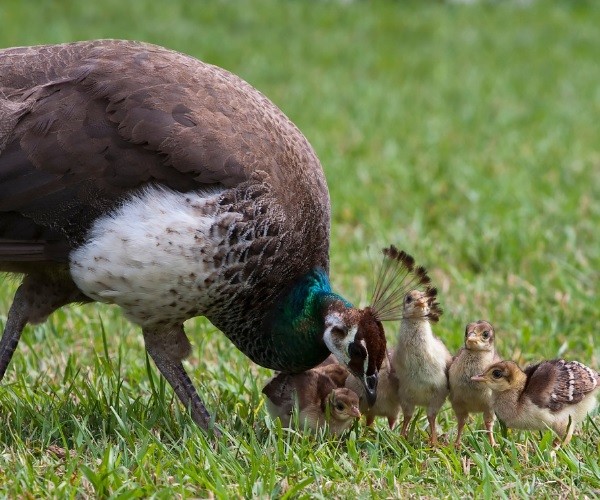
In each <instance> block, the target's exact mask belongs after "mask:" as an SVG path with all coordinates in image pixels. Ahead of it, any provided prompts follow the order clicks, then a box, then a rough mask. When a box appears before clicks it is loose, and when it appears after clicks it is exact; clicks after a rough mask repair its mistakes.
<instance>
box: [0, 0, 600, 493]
mask: <svg viewBox="0 0 600 500" xmlns="http://www.w3.org/2000/svg"><path fill="white" fill-rule="evenodd" d="M598 26H600V4H598V2H593V1H589V2H586V1H580V2H570V1H563V2H560V1H555V2H550V1H547V2H546V1H533V0H532V1H523V0H522V1H515V2H510V1H505V2H500V1H490V2H443V1H437V2H433V1H431V2H429V1H407V2H402V1H396V2H392V1H387V2H383V1H374V2H366V1H364V2H363V1H314V2H308V1H307V2H300V1H276V0H260V1H255V2H236V1H212V0H210V1H206V2H190V1H186V0H171V1H170V2H152V1H150V0H147V1H136V0H132V1H130V2H123V1H116V0H104V1H102V2H79V1H74V0H68V1H67V0H61V1H58V0H56V1H43V2H27V1H23V0H4V1H3V2H2V3H1V4H0V46H2V47H8V46H14V45H30V44H39V43H59V42H67V41H73V40H83V39H91V38H130V39H138V40H145V41H149V42H153V43H157V44H161V45H165V46H168V47H170V48H173V49H177V50H180V51H183V52H186V53H189V54H191V55H193V56H196V57H198V58H200V59H203V60H205V61H207V62H210V63H213V64H216V65H219V66H222V67H224V68H226V69H228V70H230V71H232V72H234V73H236V74H238V75H240V76H241V77H242V78H244V79H246V80H247V81H249V82H250V83H251V84H253V85H254V86H255V87H257V88H258V89H259V90H261V91H262V92H263V93H265V94H266V95H267V96H268V97H269V98H271V99H272V100H273V101H274V102H275V103H276V104H277V105H278V106H279V107H281V109H282V110H283V111H284V112H285V113H286V114H287V115H288V116H289V117H290V118H291V119H292V120H293V121H294V122H295V123H296V124H297V125H298V126H299V128H300V129H301V130H302V131H303V132H304V134H305V135H306V136H307V137H308V139H309V140H310V142H311V143H312V145H313V146H314V148H315V150H316V151H317V154H318V155H319V157H320V159H321V161H322V164H323V167H324V169H325V173H326V176H327V179H328V183H329V188H330V193H331V199H332V212H333V213H332V232H331V278H332V282H333V284H334V286H335V288H336V289H337V290H339V291H341V292H342V293H343V294H344V295H345V296H346V297H347V298H348V299H349V300H351V301H352V302H354V303H357V304H363V305H366V304H368V301H369V298H370V293H371V287H372V281H373V276H374V268H375V267H376V266H377V264H378V262H379V255H380V254H379V250H380V248H382V247H383V246H385V245H388V244H390V243H394V244H396V245H397V246H398V247H400V248H403V249H405V250H407V251H408V252H409V253H411V254H413V255H414V256H415V257H416V258H417V260H418V262H419V263H422V264H424V265H426V266H427V267H428V269H429V270H430V274H431V275H432V276H433V278H434V282H435V284H436V285H437V286H438V287H439V289H440V302H441V303H442V306H443V307H444V310H445V314H444V316H442V318H441V321H440V323H439V324H437V325H436V327H435V332H436V334H437V335H438V336H440V337H441V338H442V339H443V340H444V341H445V342H446V344H447V345H448V347H449V348H450V350H451V351H453V352H454V351H456V350H457V349H458V348H459V346H460V345H461V343H462V335H463V331H464V327H465V325H466V323H468V322H470V321H472V320H476V319H480V318H483V319H487V320H489V321H490V322H492V323H493V324H494V325H495V327H496V330H497V339H498V347H499V350H500V352H501V354H502V355H503V356H504V357H506V358H511V359H515V360H517V361H519V362H521V363H528V362H532V361H535V360H539V359H542V358H553V357H557V356H563V357H565V358H568V359H577V360H579V361H582V362H583V363H585V364H587V365H590V366H593V367H594V368H596V369H599V368H600V335H599V334H598V331H597V329H598V325H600V312H599V311H600V308H599V303H598V292H599V287H598V283H599V282H600V271H599V269H600V237H599V234H600V127H599V126H598V123H599V121H600V64H599V58H598V54H599V49H600V30H599V29H598ZM0 279H2V281H0V283H2V284H1V291H0V323H1V324H3V323H4V321H5V319H6V312H7V311H8V307H9V304H10V301H11V298H12V293H13V292H14V290H15V288H16V284H17V282H16V281H14V280H12V279H8V278H0ZM186 327H187V331H188V334H189V337H190V339H191V340H192V343H193V345H194V350H193V355H192V356H191V357H190V358H189V362H188V363H187V367H188V369H189V370H190V372H191V375H192V378H193V379H194V380H195V382H196V384H197V386H198V387H199V389H200V393H201V394H203V395H204V396H205V399H206V402H207V405H208V406H209V408H210V409H211V410H212V411H213V412H214V413H216V419H217V420H218V422H219V423H220V424H221V425H222V428H223V430H224V436H223V438H222V439H220V440H219V441H212V440H210V439H209V438H207V437H206V436H205V435H204V434H203V433H202V432H201V431H199V430H198V429H197V428H196V427H195V426H194V424H193V422H192V421H191V419H190V418H189V417H188V415H187V414H186V413H185V412H184V411H182V408H181V407H180V405H179V404H178V402H177V401H176V399H175V398H174V396H173V393H172V391H171V389H170V387H165V383H164V382H163V380H162V379H161V378H160V377H159V376H158V372H157V370H156V369H155V367H154V365H152V364H151V362H149V361H148V359H147V358H146V356H145V354H144V348H143V342H142V336H141V332H140V331H139V330H138V329H137V328H135V327H134V326H132V325H131V324H130V323H128V322H127V321H126V320H125V319H124V318H123V317H122V316H121V314H120V312H119V311H118V310H117V309H116V308H110V307H105V306H99V305H86V306H80V307H71V308H66V309H64V310H61V311H59V312H57V313H55V314H54V315H53V316H52V317H51V318H50V320H49V321H47V322H46V323H45V324H43V325H38V326H35V327H29V328H27V330H26V331H25V333H24V335H23V338H22V340H21V343H20V345H19V347H18V350H17V353H16V354H15V356H14V358H13V361H12V363H11V366H10V367H9V370H8V372H7V374H6V377H5V378H4V380H3V381H2V384H1V385H0V496H6V497H11V498H14V497H21V498H23V497H25V498H28V497H47V496H51V497H61V498H62V497H82V496H97V497H109V496H110V497H114V498H137V497H149V496H154V497H157V498H171V497H173V496H176V497H177V496H178V497H183V498H187V497H211V496H213V495H214V496H216V497H219V498H232V497H253V496H256V497H268V496H274V497H284V498H292V497H293V498H297V497H317V498H319V497H321V498H331V497H377V498H389V497H399V496H408V495H411V496H435V497H438V496H441V497H456V496H461V497H464V496H478V497H492V496H493V497H494V498H513V497H524V496H530V495H535V496H536V497H550V496H553V497H565V496H573V497H583V496H588V497H594V496H596V497H597V496H599V495H600V464H599V460H598V457H599V456H600V416H598V415H596V416H595V417H593V418H590V419H588V420H587V421H586V422H585V423H584V425H583V426H582V429H581V431H580V433H579V434H578V435H577V436H576V437H575V438H574V440H573V442H572V443H571V444H570V445H569V446H568V447H566V448H563V449H558V450H556V451H555V450H553V447H552V439H553V436H552V435H551V434H550V433H544V434H540V433H530V432H512V431H509V432H508V433H502V432H501V430H500V428H499V426H497V427H496V430H497V436H498V441H499V446H498V447H496V448H495V449H492V448H490V446H489V445H488V444H487V442H486V440H485V438H484V435H483V434H482V433H481V431H480V429H481V427H482V423H481V418H479V417H478V418H476V419H474V420H472V422H471V425H470V426H469V428H468V429H467V430H466V431H465V438H464V446H463V448H462V449H461V450H459V451H457V450H455V449H454V448H453V447H452V446H450V445H443V446H440V447H438V448H431V447H429V446H428V445H427V432H426V430H427V426H426V419H425V417H424V415H421V418H420V419H419V421H418V424H417V425H416V426H415V427H414V428H413V429H412V432H411V435H410V436H409V439H407V440H406V439H403V438H401V437H400V436H399V433H398V431H397V430H393V431H390V430H389V429H388V428H387V424H386V423H385V422H384V421H383V420H382V421H379V422H377V424H376V426H375V427H374V428H373V429H367V428H365V427H364V425H362V424H361V425H359V426H356V427H355V428H354V429H353V430H352V431H351V432H349V433H348V434H347V435H346V436H345V437H344V439H342V440H339V439H338V440H336V439H332V438H329V437H327V436H323V435H319V436H316V437H315V436H310V435H302V434H299V433H296V432H292V431H288V430H285V429H281V428H280V426H279V425H278V424H277V423H274V422H271V421H270V420H269V419H268V417H267V415H266V412H265V409H264V402H263V398H262V395H261V388H262V386H263V385H264V382H265V381H266V380H267V379H268V377H269V376H270V375H271V372H269V371H268V370H266V369H263V368H260V367H258V366H256V365H253V364H252V363H251V362H250V361H249V360H248V359H247V358H245V357H244V356H243V355H242V354H240V353H239V352H238V351H237V350H235V348H234V347H233V346H232V345H231V344H230V343H229V341H228V340H227V339H226V338H225V337H224V336H223V335H222V334H220V333H219V332H218V331H216V330H215V329H214V328H213V327H212V325H210V323H208V322H207V321H205V320H203V319H196V320H193V321H190V322H188V323H187V324H186ZM386 328H387V336H388V341H389V344H390V345H393V344H394V342H395V336H396V331H397V328H398V325H397V324H389V325H386ZM439 426H440V429H441V431H442V432H443V433H444V439H445V441H450V442H452V440H453V438H454V436H455V432H456V428H455V420H454V416H453V414H452V410H451V409H450V407H449V404H448V403H447V404H446V405H445V406H444V409H443V410H442V413H441V415H440V418H439Z"/></svg>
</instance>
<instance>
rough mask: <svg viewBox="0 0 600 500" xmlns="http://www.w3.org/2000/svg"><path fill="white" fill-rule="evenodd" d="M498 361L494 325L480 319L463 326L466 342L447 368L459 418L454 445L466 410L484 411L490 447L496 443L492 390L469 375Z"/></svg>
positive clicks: (466, 413)
mask: <svg viewBox="0 0 600 500" xmlns="http://www.w3.org/2000/svg"><path fill="white" fill-rule="evenodd" d="M498 361H500V357H499V356H498V354H497V352H496V348H495V332H494V327H493V326H492V325H491V324H490V323H488V322H487V321H483V320H479V321H474V322H473V323H469V324H468V325H467V327H466V328H465V345H464V347H462V348H461V349H460V350H459V351H458V353H457V354H456V356H455V357H454V358H453V360H452V364H451V365H450V369H449V371H448V382H449V384H450V395H449V399H450V403H451V404H452V409H453V410H454V413H455V414H456V420H457V421H458V432H457V434H456V442H455V445H456V446H460V439H461V436H462V432H463V428H464V426H465V423H466V421H467V419H468V418H469V413H483V421H484V423H485V428H486V430H487V434H488V438H489V440H490V443H491V444H492V446H494V445H495V441H494V433H493V430H492V429H493V426H494V411H493V409H492V391H491V389H490V388H489V387H487V386H486V385H485V384H481V383H479V382H475V381H473V380H471V377H473V376H475V375H478V374H480V373H481V372H482V371H484V370H485V369H486V368H487V367H488V366H490V365H491V364H492V363H496V362H498Z"/></svg>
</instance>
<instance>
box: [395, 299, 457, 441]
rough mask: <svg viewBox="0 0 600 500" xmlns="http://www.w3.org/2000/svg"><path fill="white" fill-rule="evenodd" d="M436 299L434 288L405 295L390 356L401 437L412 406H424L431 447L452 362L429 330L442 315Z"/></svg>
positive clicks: (439, 341) (411, 415) (442, 345)
mask: <svg viewBox="0 0 600 500" xmlns="http://www.w3.org/2000/svg"><path fill="white" fill-rule="evenodd" d="M436 296H437V290H436V289H435V288H428V289H427V290H425V291H419V290H413V291H411V292H409V293H407V294H406V296H405V298H404V313H403V314H404V315H403V318H402V322H401V324H400V331H399V333H398V343H397V345H396V348H395V349H394V351H393V354H392V368H393V369H394V371H395V372H396V375H397V377H398V378H399V380H400V384H399V389H398V395H399V398H400V405H401V407H402V413H403V414H404V417H403V422H402V435H403V436H406V435H407V433H408V425H409V424H410V421H411V419H412V417H413V414H414V410H415V406H423V407H425V408H426V410H427V420H428V421H429V427H430V441H431V443H432V444H436V443H437V432H436V428H435V420H436V417H437V414H438V412H439V410H440V408H441V407H442V405H443V404H444V401H445V400H446V396H447V395H448V368H449V366H450V363H451V361H452V356H451V355H450V353H449V352H448V349H447V348H446V346H445V345H444V343H443V342H442V341H441V340H440V339H439V338H437V337H436V336H435V335H434V334H433V331H432V330H431V324H430V321H437V320H438V318H439V316H440V314H441V309H440V307H439V305H438V303H437V302H436Z"/></svg>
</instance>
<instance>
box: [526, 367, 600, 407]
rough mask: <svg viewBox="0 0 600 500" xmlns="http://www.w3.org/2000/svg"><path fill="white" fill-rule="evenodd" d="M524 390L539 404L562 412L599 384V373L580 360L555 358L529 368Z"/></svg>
mask: <svg viewBox="0 0 600 500" xmlns="http://www.w3.org/2000/svg"><path fill="white" fill-rule="evenodd" d="M525 374H526V375H527V384H526V386H525V391H524V392H525V393H527V394H528V395H529V397H530V398H531V400H532V401H533V402H534V403H535V404H536V405H538V406H540V407H543V408H549V409H550V410H552V411H560V410H561V409H562V408H564V407H565V406H566V405H571V404H576V403H579V402H580V401H581V400H582V399H583V398H585V396H586V395H587V394H589V393H590V392H592V391H593V390H594V389H596V387H598V383H599V380H598V374H596V373H595V372H594V371H593V370H592V369H590V368H588V367H587V366H585V365H583V364H581V363H579V362H577V361H565V360H563V359H554V360H551V361H544V362H542V363H538V364H537V365H533V366H531V367H527V368H526V369H525Z"/></svg>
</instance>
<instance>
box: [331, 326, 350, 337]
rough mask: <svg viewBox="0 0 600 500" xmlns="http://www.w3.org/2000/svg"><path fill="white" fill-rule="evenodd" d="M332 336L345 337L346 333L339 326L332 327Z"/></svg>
mask: <svg viewBox="0 0 600 500" xmlns="http://www.w3.org/2000/svg"><path fill="white" fill-rule="evenodd" d="M331 335H334V336H335V337H345V336H346V332H345V331H344V329H343V328H340V327H339V326H332V327H331Z"/></svg>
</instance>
